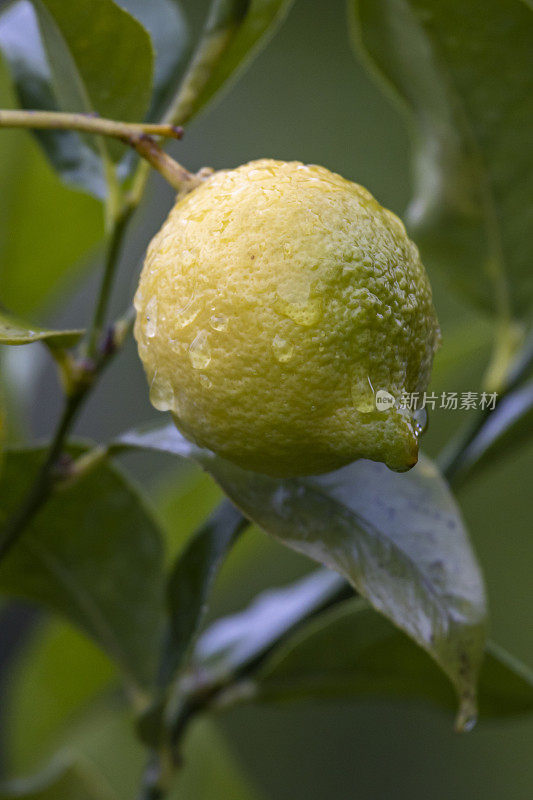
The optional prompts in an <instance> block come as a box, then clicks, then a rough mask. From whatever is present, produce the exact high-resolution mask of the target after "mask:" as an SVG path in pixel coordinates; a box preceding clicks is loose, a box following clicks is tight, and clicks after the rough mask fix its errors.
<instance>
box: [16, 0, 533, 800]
mask: <svg viewBox="0 0 533 800" xmlns="http://www.w3.org/2000/svg"><path fill="white" fill-rule="evenodd" d="M206 5H207V4H206V3H205V2H197V1H195V0H187V1H186V2H184V3H183V7H184V9H185V11H186V14H187V18H188V22H189V25H190V27H191V29H192V32H193V35H194V32H195V31H197V30H198V29H199V28H200V26H201V24H202V20H203V15H204V13H205V8H206ZM12 102H13V100H12V95H11V90H10V87H9V82H8V78H7V73H6V70H5V68H4V67H3V66H2V65H1V63H0V106H2V107H6V106H9V105H10V104H12ZM171 152H172V153H173V154H174V155H175V157H176V158H178V159H179V160H180V161H181V162H182V163H184V164H185V165H186V166H187V167H188V168H189V169H192V170H195V169H198V168H199V167H201V166H203V165H209V166H212V167H215V168H220V167H231V166H235V165H237V164H240V163H243V162H245V161H247V160H250V159H254V158H258V157H273V158H280V159H298V160H302V161H307V162H316V163H319V164H323V165H325V166H327V167H328V168H329V169H331V170H334V171H337V172H339V173H341V174H342V175H344V176H345V177H347V178H350V179H353V180H355V181H357V182H359V183H362V184H364V185H365V186H366V187H367V188H368V189H369V190H370V191H371V192H372V193H373V194H374V195H375V196H376V197H377V198H378V200H379V201H380V202H381V203H382V204H383V205H385V206H387V207H389V208H391V209H392V210H393V211H395V212H396V213H398V214H400V215H402V212H403V211H404V210H405V207H406V205H407V203H408V201H409V197H410V191H411V180H410V163H409V140H408V134H407V128H406V125H405V123H404V120H403V118H402V116H401V115H400V113H399V111H398V110H397V109H396V108H395V107H394V106H393V105H391V103H390V102H389V100H388V99H387V98H386V97H385V96H384V95H383V94H382V93H381V92H380V90H379V87H377V86H376V84H375V83H374V82H373V81H372V79H371V78H370V77H369V75H368V73H367V72H366V71H365V70H364V68H363V67H362V66H361V65H360V64H359V63H357V61H356V60H355V58H354V56H353V54H352V52H351V50H350V46H349V41H348V32H347V25H346V21H345V11H344V2H343V0H329V2H327V3H325V2H323V0H297V2H296V3H295V5H294V7H293V9H292V11H291V13H290V14H289V17H288V19H287V21H286V22H285V24H284V25H283V27H282V29H281V30H280V31H279V33H278V34H277V35H276V36H275V37H274V39H273V40H272V41H271V42H270V44H269V45H268V46H267V47H266V49H265V50H264V51H263V52H262V53H261V54H260V55H259V57H258V58H257V60H256V61H254V63H253V64H252V66H251V68H250V69H249V71H248V72H246V73H245V75H244V77H242V78H241V79H240V80H239V81H238V83H237V84H235V85H233V86H232V87H231V89H230V91H229V92H228V93H227V94H226V95H225V96H224V97H223V98H222V99H221V100H219V102H218V103H217V104H216V106H214V107H210V108H209V110H208V111H207V112H206V113H205V114H203V115H202V116H201V117H200V118H199V119H197V120H196V121H195V122H194V123H193V124H191V125H190V127H188V128H187V131H186V136H185V138H184V140H183V141H182V142H179V143H176V144H174V145H173V146H172V148H171ZM172 200H173V196H172V191H171V190H170V189H169V187H168V186H166V185H165V184H164V182H163V181H162V180H161V179H160V178H159V177H158V176H154V177H153V178H152V181H151V184H150V189H149V192H148V195H147V199H146V201H145V203H144V204H143V206H142V208H141V209H140V211H139V212H138V214H137V216H136V218H135V221H134V223H133V225H132V227H131V229H130V236H129V238H128V242H127V246H126V248H125V251H124V254H123V258H122V263H121V272H120V278H119V282H118V285H117V289H116V291H115V294H114V311H115V312H117V313H118V312H120V311H121V310H123V309H124V308H125V307H126V306H127V305H128V304H129V302H130V300H131V297H132V294H133V292H134V289H135V286H136V281H137V277H138V273H139V269H140V264H141V259H142V255H143V251H144V249H145V248H146V245H147V242H148V241H149V239H150V237H151V236H152V235H153V233H155V231H156V230H157V229H158V227H159V226H160V224H161V222H162V220H163V218H164V217H165V215H166V214H167V212H168V210H169V208H170V205H171V203H172ZM0 203H1V213H0V296H1V298H2V302H3V303H5V305H6V306H7V307H9V308H10V309H11V310H13V311H15V312H19V313H21V314H24V315H26V316H30V318H31V319H33V320H35V321H38V322H46V323H51V324H53V325H56V326H68V325H80V324H83V322H84V321H85V320H86V319H87V318H88V316H89V313H90V309H91V303H92V298H93V296H94V292H95V289H96V286H97V283H98V277H99V274H98V266H99V264H100V252H99V242H100V241H101V236H102V229H101V219H100V214H99V208H98V204H97V203H96V201H93V200H92V199H90V198H88V197H85V196H82V195H81V194H77V193H75V192H72V191H70V190H68V189H66V188H65V187H64V186H62V185H61V184H60V182H59V180H58V179H57V178H56V177H55V176H54V174H53V173H52V171H51V169H50V168H49V166H48V164H47V162H46V161H45V159H44V157H43V156H42V155H41V154H40V152H39V150H38V147H37V146H36V144H35V143H34V141H33V140H32V139H31V137H30V136H29V135H27V134H25V133H12V132H9V133H8V132H4V131H2V132H1V133H0ZM6 265H9V270H6V269H5V268H4V267H5V266H6ZM73 265H74V267H73ZM428 268H429V271H430V277H431V280H432V285H433V289H434V297H435V305H436V308H437V311H438V314H439V318H440V321H441V326H442V330H443V342H444V343H443V347H442V350H441V352H440V353H439V355H438V357H437V361H436V366H435V374H434V379H433V385H432V388H433V389H435V391H459V392H461V391H467V390H471V391H478V390H479V380H480V378H481V376H482V374H483V370H484V368H485V367H486V364H487V360H488V357H489V354H490V335H491V326H490V324H489V322H488V321H487V320H485V319H483V318H482V317H481V316H477V315H476V314H475V312H473V311H472V309H471V307H466V306H464V305H462V304H461V303H460V302H459V301H458V300H457V298H456V297H455V296H454V295H453V294H452V293H451V291H450V290H449V288H448V285H447V281H446V275H443V274H441V273H439V274H436V273H435V272H434V271H432V270H431V265H428ZM43 285H49V286H50V287H51V291H50V292H48V293H47V294H46V298H45V300H44V302H43V299H42V296H43V293H42V291H41V288H40V287H42V286H43ZM3 350H4V352H2V356H1V357H2V367H3V381H4V387H3V392H4V394H5V395H6V397H7V400H8V403H9V402H11V404H12V408H16V414H13V415H12V428H11V431H10V436H11V437H12V439H19V440H24V439H26V438H29V437H37V438H43V437H46V436H47V434H48V433H49V431H50V430H51V428H52V426H53V424H54V422H55V420H56V418H57V414H58V411H59V401H60V395H59V392H58V387H57V382H56V377H55V372H54V369H53V367H52V365H51V362H50V360H49V358H48V356H47V354H46V352H45V350H44V348H40V347H39V346H38V345H32V346H28V347H24V348H3ZM17 386H18V387H21V386H22V387H26V389H25V392H27V395H26V394H25V396H26V397H29V398H30V400H29V401H28V402H27V403H25V402H23V400H22V395H19V394H17V393H16V392H17V389H16V387H17ZM155 416H157V412H155V411H154V410H153V409H152V408H151V406H150V405H149V402H148V393H147V387H146V382H145V378H144V375H143V373H142V370H141V366H140V362H139V361H138V359H137V356H136V353H135V350H134V348H133V346H132V345H131V344H130V345H129V346H128V348H127V349H126V351H125V352H124V353H123V354H122V355H121V356H120V358H119V359H118V360H117V361H116V362H115V363H114V364H113V367H112V368H111V369H110V370H109V371H108V373H107V374H106V375H105V376H104V379H103V380H102V382H101V384H100V386H99V388H98V390H97V391H96V392H94V394H93V396H92V398H91V400H90V402H89V403H88V404H87V406H86V407H85V409H84V411H83V414H82V416H81V418H80V421H79V425H78V428H77V433H78V434H79V435H80V436H82V437H87V438H90V439H94V440H97V441H104V440H107V439H109V438H110V437H111V436H113V435H114V434H117V433H119V432H120V431H122V430H124V429H125V428H127V427H128V426H130V425H133V424H138V423H140V422H145V421H147V420H149V419H152V418H154V417H155ZM467 417H468V412H463V413H461V412H458V411H456V412H450V411H444V410H437V411H435V412H433V413H432V414H431V416H430V424H429V429H428V431H427V433H426V434H425V436H424V441H423V446H424V448H425V449H426V451H427V452H428V453H429V454H430V455H432V456H435V455H436V454H437V453H438V452H439V450H440V448H441V447H442V445H443V443H444V442H446V440H447V438H448V437H449V435H450V434H451V433H452V432H453V431H454V430H456V429H457V428H458V427H459V426H460V425H461V423H462V422H464V420H465V419H466V418H467ZM123 464H124V466H125V468H127V469H128V470H130V471H131V473H132V474H133V475H134V477H135V479H136V480H137V481H141V482H142V483H143V485H144V486H145V487H147V488H148V489H149V492H150V494H151V497H152V501H153V503H154V505H155V507H156V508H157V513H158V514H159V515H160V517H161V519H163V520H164V522H165V526H166V530H167V531H168V537H169V549H170V551H175V550H176V549H177V548H178V547H179V545H180V543H181V542H182V541H183V540H184V539H185V537H186V536H187V535H188V534H189V533H190V532H191V531H192V530H193V528H194V526H195V525H196V524H197V523H198V522H199V521H200V520H201V519H202V518H203V517H204V516H205V515H206V514H207V513H208V512H209V510H210V509H211V508H212V507H213V505H214V504H215V503H216V502H217V499H218V498H219V492H218V490H217V489H216V488H215V487H214V486H213V484H212V483H211V482H210V480H209V479H208V478H206V477H203V476H201V475H200V474H198V473H197V472H196V471H194V470H192V469H191V467H189V466H184V465H183V464H178V463H177V462H176V461H175V460H173V459H170V458H163V457H159V456H157V457H155V456H154V457H152V456H150V457H147V456H145V455H143V456H142V457H139V456H135V457H133V456H128V457H127V458H124V459H123ZM532 473H533V447H532V446H529V447H528V448H527V449H526V448H524V449H523V450H520V451H518V452H514V453H513V456H512V457H511V458H510V459H507V460H506V461H505V462H502V463H500V464H498V465H497V466H496V467H491V468H490V470H488V469H487V470H486V471H484V472H483V473H482V474H480V475H479V476H478V477H476V479H475V480H473V481H472V482H471V483H469V484H468V486H467V487H466V488H465V489H464V490H462V491H461V494H460V497H459V500H460V503H461V507H462V510H463V513H464V516H465V518H466V521H467V524H468V527H469V529H470V532H471V536H472V539H473V541H474V545H475V547H476V549H477V552H478V554H479V557H480V560H481V563H482V565H483V568H484V572H485V576H486V581H487V586H488V592H489V599H490V605H491V612H492V631H491V635H492V638H493V639H495V640H496V641H497V642H498V643H500V644H501V645H503V646H504V647H506V648H507V649H508V650H510V651H511V652H512V653H513V654H515V655H517V656H518V657H519V658H521V659H522V660H524V661H525V662H526V663H528V664H532V665H533V626H532V625H531V623H530V620H531V611H532V609H533V581H532V580H531V565H532V564H533V538H532V537H531V505H530V491H531V489H530V487H531V475H532ZM310 567H311V565H310V564H309V562H307V561H306V560H305V559H303V558H302V557H299V556H297V555H295V554H294V553H291V552H289V551H287V550H285V549H283V548H282V547H281V546H280V545H278V544H275V543H274V542H271V541H269V540H268V539H267V537H266V536H265V535H264V534H262V533H260V532H259V531H255V530H254V531H252V532H251V533H249V534H247V535H246V537H245V538H244V539H243V541H242V542H241V543H240V544H239V546H238V547H237V548H236V549H235V551H234V552H233V553H232V555H231V556H230V558H229V560H228V562H227V564H226V566H225V568H224V570H223V573H222V576H221V579H220V581H219V583H218V585H217V589H216V592H215V597H214V603H213V606H212V609H211V616H215V615H220V614H221V613H227V612H230V611H234V610H238V609H239V608H241V607H242V606H243V605H244V604H245V603H246V602H247V601H248V600H249V599H250V598H251V597H252V596H253V595H254V594H255V593H256V592H257V591H258V590H260V589H262V588H266V587H269V586H272V585H283V584H284V583H286V582H288V581H290V580H292V579H293V578H295V577H296V576H299V575H302V574H304V573H305V572H306V571H308V570H309V569H310ZM0 657H1V659H2V676H3V690H2V746H3V755H4V758H5V757H6V755H7V756H8V757H9V759H10V760H11V762H12V763H14V764H15V765H18V766H20V767H21V768H23V767H27V766H31V765H33V766H35V767H37V766H38V762H39V757H40V756H42V752H43V748H44V749H46V741H47V737H48V736H52V735H53V734H54V731H55V727H56V726H57V724H58V723H57V717H58V713H60V712H61V713H63V715H65V714H66V715H67V716H68V714H70V713H73V712H71V710H70V709H71V708H72V709H75V708H76V691H77V690H76V681H75V676H76V669H77V666H78V665H80V668H81V665H83V664H86V663H90V664H92V666H93V670H92V680H94V681H95V682H96V683H97V682H98V680H101V681H102V683H105V681H106V680H107V679H108V678H109V676H110V674H111V668H110V666H109V665H108V664H107V662H106V661H105V658H104V657H103V656H101V655H99V654H98V653H97V652H96V650H95V648H93V646H92V645H90V644H89V643H87V642H86V641H85V640H83V639H82V638H81V636H80V635H78V634H75V633H74V632H73V631H71V630H70V629H69V628H68V626H66V625H65V624H64V623H62V622H59V621H57V620H49V619H46V618H44V617H43V616H38V617H37V616H35V614H34V613H33V611H32V610H31V609H29V608H27V607H25V606H22V605H21V604H15V605H9V606H7V607H5V606H4V607H3V608H2V609H1V610H0ZM86 679H87V678H86ZM111 702H112V701H110V700H107V701H106V704H104V705H105V707H104V708H103V709H102V708H101V709H100V712H99V713H101V715H103V716H100V717H99V719H100V722H99V724H98V725H97V726H96V728H94V726H93V729H92V732H91V728H90V725H89V726H88V727H86V728H85V730H84V732H83V736H84V737H85V741H86V747H87V748H88V750H89V751H90V752H91V753H92V756H93V757H94V758H98V759H100V760H101V761H102V763H104V764H105V763H107V762H106V759H107V761H108V762H109V764H108V769H109V774H110V777H109V780H110V782H113V781H118V783H120V784H121V786H122V787H124V786H125V787H129V786H130V784H131V793H130V794H129V795H128V794H126V796H131V797H133V796H134V787H135V779H136V778H135V776H132V775H131V774H130V771H129V770H128V768H127V763H128V762H127V758H126V756H124V758H122V756H121V754H120V753H121V747H123V748H125V749H127V748H128V747H130V748H133V747H134V745H133V743H131V742H128V741H126V740H127V733H125V731H124V730H123V729H122V727H120V725H121V723H119V722H117V721H116V720H115V721H114V722H110V723H109V725H107V727H106V724H104V722H103V721H102V720H105V715H106V713H107V712H108V711H109V712H111V711H112V708H111V705H110V704H111ZM69 704H70V705H69ZM74 722H75V720H74V719H73V723H74ZM73 735H74V734H73ZM80 735H81V734H80ZM194 737H196V739H197V740H198V741H199V742H203V743H204V744H203V745H202V744H200V745H199V749H200V752H201V753H204V751H203V750H202V747H204V746H206V747H207V744H206V743H208V744H209V748H208V751H207V750H206V753H207V754H206V755H205V756H204V755H202V758H204V761H203V762H202V763H203V767H202V769H198V771H197V774H196V777H194V776H193V777H191V778H190V780H191V781H192V783H191V787H192V788H190V789H188V790H187V791H185V792H184V796H187V797H188V796H190V797H191V798H192V797H195V798H199V799H200V798H204V797H205V798H208V797H211V796H213V797H215V796H216V797H224V798H226V797H227V798H228V800H238V798H241V797H242V798H244V797H246V798H248V797H250V798H253V797H256V798H264V800H268V798H276V800H299V798H305V800H318V798H325V797H328V798H329V797H334V798H339V800H340V798H343V799H344V798H346V800H348V799H351V798H354V800H355V799H356V798H357V800H377V799H378V798H389V797H395V798H410V799H411V800H415V799H416V800H426V798H427V797H428V796H431V797H432V798H433V800H450V798H454V800H471V798H478V797H479V798H481V797H484V798H485V799H486V800H500V798H501V797H502V796H505V797H506V798H508V800H529V798H530V797H531V796H532V786H533V759H532V757H531V754H532V751H533V718H520V719H517V720H516V721H506V722H499V723H494V722H491V723H488V722H485V721H483V720H481V721H480V723H479V724H478V727H477V728H476V729H475V730H474V732H473V733H471V734H468V735H461V736H459V735H457V734H455V733H454V732H453V720H452V719H451V717H450V716H448V715H446V714H444V713H443V712H441V711H437V710H434V709H432V708H430V707H428V706H424V705H422V704H419V703H417V702H413V701H409V702H407V701H405V702H399V701H398V702H391V701H390V700H387V701H379V700H378V699H376V700H375V701H370V700H369V701H365V702H358V703H341V702H339V703H327V704H323V705H313V704H310V703H305V704H300V705H287V706H285V707H277V708H264V707H261V708H255V707H253V706H250V707H246V708H242V709H239V710H234V711H231V712H229V713H227V714H225V715H224V716H222V717H220V719H218V720H217V721H216V730H215V729H213V728H212V727H208V728H205V726H204V728H201V727H200V729H199V732H195V731H193V741H192V742H191V743H190V747H191V749H194ZM91 748H92V749H91ZM197 750H198V748H197ZM125 751H126V750H125ZM191 760H192V762H194V758H193V757H191ZM121 764H123V767H122V766H121ZM192 766H193V767H194V763H193V765H192ZM121 769H122V772H120V770H121ZM117 770H118V772H117ZM209 780H211V781H215V783H214V784H213V783H212V782H211V783H209ZM202 781H204V782H205V783H202ZM212 785H217V786H218V787H219V789H218V793H215V794H210V792H212V788H209V787H212ZM187 792H190V794H187ZM58 800H61V798H58Z"/></svg>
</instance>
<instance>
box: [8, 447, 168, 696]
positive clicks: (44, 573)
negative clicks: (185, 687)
mask: <svg viewBox="0 0 533 800" xmlns="http://www.w3.org/2000/svg"><path fill="white" fill-rule="evenodd" d="M77 452H78V453H79V452H80V451H79V450H78V451H77ZM42 458H43V451H42V450H31V451H13V452H10V453H8V454H7V456H6V461H5V465H4V470H3V473H2V481H1V482H0V535H1V528H2V527H3V524H4V523H5V521H6V519H8V518H9V516H10V514H12V513H13V512H14V511H15V509H17V508H18V507H19V505H20V503H21V502H23V501H24V498H25V496H26V494H27V492H28V490H29V487H30V486H31V485H32V481H33V480H34V478H35V476H36V473H37V470H38V468H39V465H40V463H41V461H42ZM162 562H163V557H162V547H161V541H160V534H159V530H158V528H157V526H156V524H155V522H154V521H153V519H152V516H151V515H150V513H149V511H148V510H147V508H146V507H145V506H144V504H143V502H142V500H141V498H140V497H139V495H138V493H137V492H136V491H135V490H134V489H133V488H132V486H130V485H129V483H128V482H127V481H126V479H125V477H124V476H123V475H122V473H121V472H119V471H118V470H117V469H116V468H114V467H113V466H111V465H107V464H103V465H101V466H99V467H98V468H95V469H94V470H93V471H92V472H91V473H90V474H88V475H86V476H85V477H83V478H81V479H80V480H79V481H78V482H76V483H74V484H73V485H71V486H70V487H69V488H65V489H64V490H62V491H58V492H56V494H55V495H54V496H53V498H52V499H51V500H50V501H49V502H48V503H47V504H46V506H45V507H44V508H43V509H42V510H41V512H40V513H39V514H38V515H37V516H36V517H35V519H34V520H33V521H32V522H31V523H30V525H29V526H28V528H27V529H26V531H25V532H24V534H23V536H22V537H21V538H20V540H19V542H18V543H17V545H16V546H15V547H14V548H13V549H12V550H11V552H10V553H9V555H8V556H7V557H6V558H5V560H4V561H3V562H2V564H1V565H0V591H2V592H4V593H7V594H10V595H15V596H19V597H25V598H27V599H30V600H33V601H36V602H37V603H41V604H43V605H45V606H48V607H49V608H51V609H53V610H54V611H57V612H59V613H61V614H64V615H65V616H66V617H68V618H69V619H70V620H71V621H72V622H74V623H75V624H76V625H79V626H80V627H81V628H82V629H84V630H85V631H87V632H88V633H89V634H90V635H91V636H92V637H93V638H94V639H95V640H96V641H97V642H98V643H99V644H100V646H101V647H103V649H104V650H106V651H107V653H108V654H109V655H110V656H111V658H113V659H114V660H115V661H116V662H117V663H118V664H119V666H120V667H121V669H122V671H123V673H124V674H125V676H126V678H127V679H128V680H129V682H130V684H131V685H132V686H133V687H135V686H136V685H138V684H145V683H147V682H148V681H150V679H151V678H153V675H154V669H155V664H154V661H155V659H156V654H157V648H158V645H159V641H160V634H161V624H162V616H163V615H162V585H163V563H162Z"/></svg>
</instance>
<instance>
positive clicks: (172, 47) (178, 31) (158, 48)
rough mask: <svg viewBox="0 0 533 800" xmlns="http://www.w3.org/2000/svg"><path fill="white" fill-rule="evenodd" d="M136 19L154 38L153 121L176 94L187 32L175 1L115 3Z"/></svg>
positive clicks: (144, 0)
mask: <svg viewBox="0 0 533 800" xmlns="http://www.w3.org/2000/svg"><path fill="white" fill-rule="evenodd" d="M116 2H118V5H120V6H122V8H124V9H125V10H126V11H129V13H130V14H131V15H132V16H134V17H136V18H137V19H138V20H139V22H141V23H142V25H144V27H145V28H146V30H147V31H148V33H149V34H150V36H151V39H152V44H153V47H154V51H155V52H154V55H155V63H154V91H153V96H152V103H151V108H150V113H149V117H150V119H154V120H157V119H158V118H159V117H160V112H161V111H162V109H163V107H164V105H165V104H166V101H168V100H169V98H170V96H171V95H172V94H173V93H174V92H175V90H176V87H177V84H178V81H179V78H180V73H181V66H182V62H183V59H184V56H185V52H186V48H187V42H188V29H187V22H186V20H185V16H184V14H183V12H182V10H181V6H180V5H179V4H178V3H177V2H176V0H150V2H149V3H147V2H146V0H116Z"/></svg>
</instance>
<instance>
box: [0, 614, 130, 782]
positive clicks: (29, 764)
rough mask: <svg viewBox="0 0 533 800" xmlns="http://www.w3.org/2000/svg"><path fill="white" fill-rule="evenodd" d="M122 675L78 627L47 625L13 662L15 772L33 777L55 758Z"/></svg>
mask: <svg viewBox="0 0 533 800" xmlns="http://www.w3.org/2000/svg"><path fill="white" fill-rule="evenodd" d="M118 677H119V676H118V675H117V670H116V668H115V666H114V664H113V662H112V661H110V660H109V659H108V658H107V656H106V655H105V654H104V653H103V652H102V651H101V650H100V649H99V648H98V647H97V646H96V645H95V644H94V643H93V642H92V640H91V639H89V638H88V637H87V636H85V635H84V634H82V633H81V632H79V631H78V630H77V629H76V628H74V627H73V626H71V625H69V624H68V623H66V622H63V621H62V620H60V619H59V618H55V619H53V620H50V621H46V622H44V621H41V622H40V624H39V626H38V628H37V630H34V631H32V632H31V635H30V636H29V638H28V639H27V641H25V642H24V644H23V645H22V648H21V650H20V652H18V653H17V655H16V656H15V658H14V660H13V661H12V662H11V663H10V664H9V684H8V686H9V690H8V692H7V698H6V701H5V704H4V712H5V721H4V730H5V736H6V748H5V750H6V753H7V754H6V763H7V764H8V766H9V770H10V772H13V773H15V774H24V773H28V772H31V771H33V770H36V769H39V768H40V767H41V766H42V763H43V760H44V759H46V760H47V761H48V760H50V759H52V758H53V757H54V754H55V753H56V751H57V749H58V748H59V747H60V746H62V744H63V742H64V740H65V731H66V730H68V729H69V728H70V727H71V726H72V725H73V724H75V722H76V720H77V719H78V718H80V717H81V716H83V715H84V714H86V713H87V710H88V709H89V708H90V707H91V706H92V705H93V704H94V703H95V702H96V701H97V700H98V699H99V698H101V697H102V696H103V695H104V693H106V692H108V691H109V689H110V687H112V688H114V687H115V685H116V684H118Z"/></svg>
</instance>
